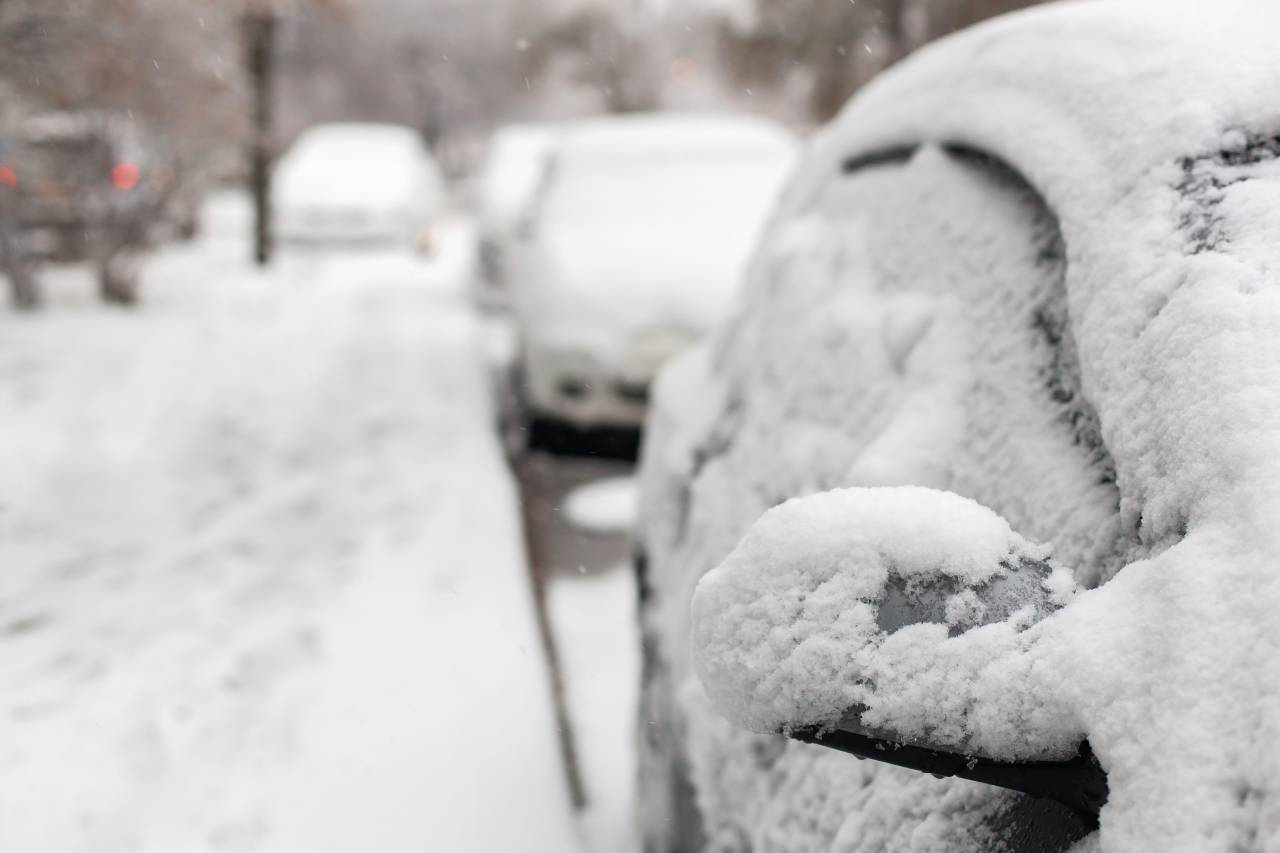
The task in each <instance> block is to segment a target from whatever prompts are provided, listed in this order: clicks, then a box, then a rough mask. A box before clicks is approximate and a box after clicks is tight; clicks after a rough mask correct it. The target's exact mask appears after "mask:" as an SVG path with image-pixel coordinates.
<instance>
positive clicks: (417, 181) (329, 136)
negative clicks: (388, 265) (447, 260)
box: [274, 124, 444, 247]
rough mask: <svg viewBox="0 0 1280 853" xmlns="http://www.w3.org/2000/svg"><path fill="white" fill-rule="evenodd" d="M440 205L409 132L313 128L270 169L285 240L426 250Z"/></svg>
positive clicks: (437, 182) (423, 154)
mask: <svg viewBox="0 0 1280 853" xmlns="http://www.w3.org/2000/svg"><path fill="white" fill-rule="evenodd" d="M443 201H444V182H443V181H442V179H441V177H440V171H439V169H438V168H437V167H436V164H435V161H434V160H433V159H432V157H431V154H430V153H429V152H428V151H427V149H426V147H425V146H424V145H423V144H422V141H421V139H420V138H419V136H418V135H417V133H415V132H414V131H413V130H412V129H411V128H407V127H401V126H398V125H380V124H325V125H316V126H315V127H312V128H310V129H308V130H306V131H304V132H303V133H302V135H301V136H299V137H298V139H297V141H296V142H295V143H294V144H293V146H292V148H290V149H289V152H288V153H287V154H286V155H285V156H284V157H283V158H281V160H280V163H279V165H278V166H277V170H276V179H275V186H274V203H275V208H276V213H277V222H278V231H279V235H280V237H281V238H282V239H284V240H286V241H291V242H307V243H325V242H329V243H332V242H389V243H397V244H403V245H409V246H419V247H420V246H423V245H424V244H425V240H426V235H427V228H428V226H429V225H430V223H431V220H432V219H433V218H434V217H435V216H436V215H437V213H438V212H439V210H440V207H441V205H442V203H443Z"/></svg>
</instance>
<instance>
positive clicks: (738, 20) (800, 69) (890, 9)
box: [717, 0, 1041, 121]
mask: <svg viewBox="0 0 1280 853" xmlns="http://www.w3.org/2000/svg"><path fill="white" fill-rule="evenodd" d="M744 2H745V5H744V6H740V7H738V8H737V9H736V10H735V11H734V13H733V14H726V15H724V16H722V18H721V20H720V22H719V24H718V27H717V29H718V40H719V53H720V56H721V58H722V61H723V63H724V65H725V67H726V70H727V73H728V74H729V75H730V77H731V78H732V79H733V80H734V81H735V82H736V83H737V84H738V85H742V86H749V87H754V88H757V89H762V90H763V89H767V88H771V87H773V88H776V87H777V86H778V85H779V84H780V82H781V81H785V80H787V79H788V78H790V77H792V76H793V75H796V74H801V75H804V76H805V77H806V78H807V91H808V102H809V103H808V106H809V112H810V114H811V116H812V118H813V119H814V120H816V121H825V120H826V119H828V118H830V117H831V116H832V115H834V114H835V112H836V111H837V110H838V109H839V108H840V107H841V106H842V105H843V104H844V102H845V101H846V100H848V98H849V97H850V95H852V94H853V93H854V92H855V91H856V90H857V89H858V88H859V87H860V86H862V85H863V84H864V83H866V82H867V81H868V80H870V79H871V78H872V77H873V76H875V75H876V74H877V73H879V72H880V71H881V70H883V69H884V68H886V67H888V66H889V65H891V64H893V63H894V62H897V61H898V60H899V59H901V58H902V57H904V56H906V55H907V54H909V53H911V52H912V51H914V50H916V49H917V48H919V47H920V46H922V45H923V44H925V43H926V42H928V41H931V40H933V39H935V38H938V37H940V36H943V35H946V34H947V33H949V32H952V31H954V30H957V29H960V28H962V27H965V26H968V25H970V24H972V23H976V22H977V21H980V20H983V19H985V18H989V17H992V16H994V15H998V14H1001V13H1003V12H1007V11H1011V10H1013V9H1018V8H1022V7H1025V6H1031V5H1035V4H1036V3H1038V2H1041V0H857V2H849V3H843V2H831V0H793V2H788V3H776V2H770V0H744Z"/></svg>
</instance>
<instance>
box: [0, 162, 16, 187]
mask: <svg viewBox="0 0 1280 853" xmlns="http://www.w3.org/2000/svg"><path fill="white" fill-rule="evenodd" d="M0 184H4V185H5V186H6V187H16V186H17V185H18V173H17V172H15V171H13V167H12V166H0Z"/></svg>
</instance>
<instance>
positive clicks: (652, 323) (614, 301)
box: [514, 114, 795, 378]
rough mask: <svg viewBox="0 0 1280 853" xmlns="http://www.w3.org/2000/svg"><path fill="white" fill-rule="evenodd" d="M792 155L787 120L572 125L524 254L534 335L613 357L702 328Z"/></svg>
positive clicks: (521, 292) (525, 310) (522, 307)
mask: <svg viewBox="0 0 1280 853" xmlns="http://www.w3.org/2000/svg"><path fill="white" fill-rule="evenodd" d="M794 159H795V141H794V140H793V139H792V138H791V137H790V136H789V135H788V134H787V133H786V132H785V131H784V130H783V129H782V128H780V127H778V126H775V125H772V124H770V123H767V122H764V121H761V120H758V119H753V118H744V117H739V116H729V115H725V116H716V115H706V116H704V115H698V114H689V115H684V114H669V115H664V116H627V117H623V118H617V117H615V118H609V119H598V120H593V121H585V122H582V123H580V124H578V125H574V126H572V127H570V128H568V129H567V130H566V132H565V135H564V137H563V142H562V145H561V147H560V149H559V150H558V152H557V159H556V168H555V171H554V173H553V174H554V177H553V179H552V180H551V182H550V183H549V184H548V188H547V190H546V192H545V195H544V197H543V198H542V199H541V200H540V202H539V205H538V208H537V218H536V225H535V235H534V239H533V241H532V243H531V244H530V245H528V246H526V247H524V248H523V249H522V252H521V254H520V256H519V257H518V261H517V263H518V265H520V269H519V272H520V275H521V287H519V288H517V290H516V292H515V293H514V297H515V300H516V305H517V308H518V310H519V314H520V318H521V322H522V325H523V327H524V330H525V332H526V334H527V335H528V336H529V337H531V338H532V339H534V340H535V341H549V342H551V343H554V344H557V345H559V346H577V347H579V348H580V349H581V350H583V351H585V352H586V353H588V354H590V355H592V356H594V357H595V358H601V359H603V360H604V361H605V362H606V363H608V362H610V361H619V360H623V359H625V357H626V356H627V355H628V349H629V348H632V347H636V346H638V345H640V344H641V343H642V341H639V340H637V339H638V338H642V337H643V336H644V335H646V334H653V333H654V332H655V331H656V332H659V333H668V332H669V333H671V334H678V335H681V336H683V337H685V338H688V337H692V336H694V335H697V334H700V333H701V332H703V331H705V330H706V328H708V327H709V326H710V324H712V323H713V322H715V321H716V320H718V319H719V318H720V317H721V315H722V314H723V313H724V311H725V309H726V306H727V304H728V302H729V299H730V297H731V295H732V293H733V291H734V289H735V287H736V286H737V284H738V282H739V281H740V279H741V275H742V271H743V268H744V267H745V265H746V262H747V260H748V257H749V255H750V252H751V249H752V246H753V245H754V242H755V239H756V238H757V236H758V235H759V232H760V229H761V227H762V225H763V224H764V221H765V217H766V216H767V214H768V212H769V210H770V208H771V207H772V204H773V202H774V200H775V197H776V195H777V193H778V191H779V189H780V188H781V186H782V182H783V180H784V179H785V177H786V175H787V174H788V172H789V171H790V170H791V168H792V166H793V165H794ZM666 354H669V353H664V355H666ZM645 378H647V377H645Z"/></svg>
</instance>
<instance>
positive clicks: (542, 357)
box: [523, 345, 658, 428]
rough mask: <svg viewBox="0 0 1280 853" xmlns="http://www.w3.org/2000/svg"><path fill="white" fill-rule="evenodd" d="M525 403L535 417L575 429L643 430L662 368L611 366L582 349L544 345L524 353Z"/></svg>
mask: <svg viewBox="0 0 1280 853" xmlns="http://www.w3.org/2000/svg"><path fill="white" fill-rule="evenodd" d="M523 366H524V382H525V386H524V394H525V401H526V403H527V404H528V406H529V408H530V409H531V410H532V413H533V414H534V415H535V416H539V417H546V418H552V419H555V420H558V421H563V422H566V423H569V424H572V425H574V426H578V427H583V428H591V427H639V426H641V425H642V424H643V423H644V417H645V412H646V411H647V409H648V404H649V386H650V384H651V382H652V380H653V376H654V374H655V373H656V372H657V367H658V365H657V364H642V365H635V364H625V363H624V364H611V363H609V362H607V361H606V360H604V359H602V358H600V357H599V356H597V355H593V354H591V353H587V352H584V351H583V350H581V349H575V348H569V347H556V346H554V345H550V346H548V345H539V346H530V347H527V348H526V350H525V353H524V360H523Z"/></svg>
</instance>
